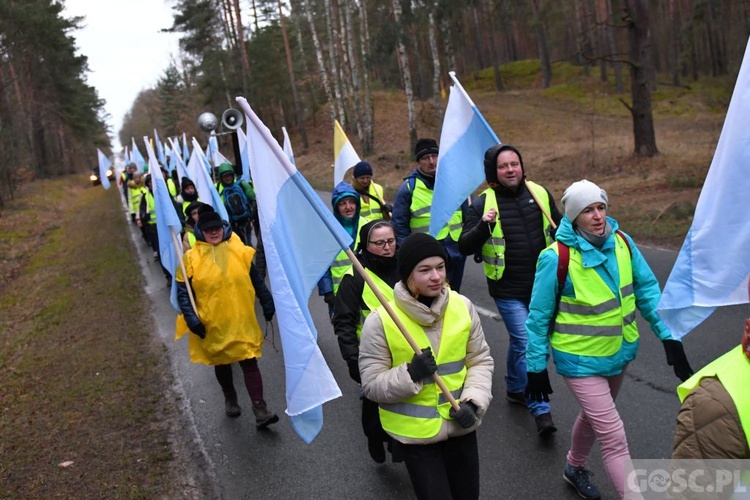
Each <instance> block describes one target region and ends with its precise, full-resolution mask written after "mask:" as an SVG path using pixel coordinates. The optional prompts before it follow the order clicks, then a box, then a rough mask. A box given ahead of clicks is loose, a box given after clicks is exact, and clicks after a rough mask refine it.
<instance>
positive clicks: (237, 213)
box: [221, 183, 253, 222]
mask: <svg viewBox="0 0 750 500" xmlns="http://www.w3.org/2000/svg"><path fill="white" fill-rule="evenodd" d="M221 194H222V196H223V197H224V205H226V207H227V213H228V215H229V219H230V220H231V221H232V222H236V221H239V220H243V219H249V218H251V217H252V215H253V211H252V207H251V206H250V201H249V200H248V199H247V196H246V195H245V192H244V191H243V190H242V187H241V186H240V184H239V183H234V184H232V185H231V186H229V187H225V188H224V191H223V192H222V193H221Z"/></svg>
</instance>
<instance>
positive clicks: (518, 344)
mask: <svg viewBox="0 0 750 500" xmlns="http://www.w3.org/2000/svg"><path fill="white" fill-rule="evenodd" d="M495 305H496V306H497V310H498V312H499V313H500V316H502V318H503V322H504V323H505V328H506V329H507V330H508V335H509V336H510V342H509V344H508V355H507V358H506V365H507V375H505V386H506V387H507V390H508V392H521V393H522V392H524V391H526V383H527V381H528V378H527V376H526V344H527V343H528V335H527V334H526V318H528V316H529V302H528V301H527V300H520V299H497V298H496V299H495ZM526 407H527V408H528V409H529V412H531V415H532V416H533V417H537V416H539V415H541V414H542V413H548V412H549V403H544V402H541V403H540V402H538V401H534V400H532V399H530V398H526Z"/></svg>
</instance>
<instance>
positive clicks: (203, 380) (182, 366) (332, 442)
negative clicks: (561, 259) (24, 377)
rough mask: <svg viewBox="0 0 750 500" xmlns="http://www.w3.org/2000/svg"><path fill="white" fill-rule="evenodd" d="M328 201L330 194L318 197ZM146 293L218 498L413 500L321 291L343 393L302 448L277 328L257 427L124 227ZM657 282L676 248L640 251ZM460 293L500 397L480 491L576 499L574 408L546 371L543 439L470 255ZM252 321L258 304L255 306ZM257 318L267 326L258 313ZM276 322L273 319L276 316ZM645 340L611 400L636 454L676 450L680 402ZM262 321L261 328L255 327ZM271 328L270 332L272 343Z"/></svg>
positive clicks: (707, 336) (730, 334)
mask: <svg viewBox="0 0 750 500" xmlns="http://www.w3.org/2000/svg"><path fill="white" fill-rule="evenodd" d="M324 199H326V198H324ZM131 230H132V231H133V235H134V238H133V239H134V242H135V245H136V247H137V249H138V254H139V260H140V263H141V267H142V269H143V271H144V275H145V277H146V282H147V285H146V292H147V293H148V295H149V297H150V298H151V299H152V302H153V313H154V319H155V324H156V327H157V330H156V332H155V335H157V336H158V337H159V338H160V339H161V340H162V341H163V342H164V344H165V345H166V346H167V347H168V349H169V352H170V358H171V369H172V371H173V374H174V378H175V380H176V386H175V391H176V394H177V397H178V398H179V399H181V401H182V407H183V411H184V412H185V417H186V421H187V422H189V423H190V424H189V425H188V427H189V428H187V429H185V431H186V432H187V433H190V434H191V436H192V439H194V440H195V442H196V444H197V446H198V448H199V449H200V450H201V453H202V454H203V455H204V457H203V458H204V459H205V461H206V463H207V464H208V467H209V469H210V470H209V474H210V475H211V476H212V477H213V478H214V480H215V491H216V493H215V494H216V495H217V496H218V497H220V498H226V499H266V498H295V499H302V498H304V499H333V498H335V499H354V498H356V499H358V500H366V499H387V498H399V499H407V498H414V495H413V493H412V490H411V485H410V483H409V478H408V475H407V473H406V468H405V467H404V465H403V464H402V463H391V462H390V457H389V459H388V461H387V462H386V463H385V464H382V465H380V464H376V463H374V462H373V461H372V460H371V459H370V457H369V454H368V452H367V442H366V439H365V437H364V434H363V433H362V429H361V424H360V413H361V412H360V401H359V398H358V387H357V385H356V384H355V383H354V382H353V381H352V380H351V379H350V378H349V376H348V372H347V368H346V364H345V363H344V361H343V360H342V359H341V355H340V353H339V349H338V344H337V342H336V337H335V335H334V333H333V329H332V327H331V324H330V322H329V321H328V318H327V308H326V306H325V304H324V302H323V300H322V298H321V297H318V296H317V292H313V295H312V296H311V300H310V311H311V314H312V317H313V319H314V321H315V325H316V328H317V330H318V343H319V345H320V349H321V351H322V352H323V355H324V356H325V358H326V360H327V362H328V365H329V366H330V368H331V371H332V372H333V374H334V376H335V378H336V381H337V382H338V384H339V387H340V388H341V391H342V393H343V397H341V398H339V399H337V400H334V401H332V402H330V403H327V404H326V405H325V406H324V424H323V430H322V431H321V433H320V434H319V435H318V437H317V438H316V439H315V440H314V441H313V442H312V443H311V444H309V445H308V444H305V442H304V441H302V439H300V438H299V437H298V436H297V435H296V433H295V432H294V430H293V429H292V426H291V424H290V423H289V419H288V418H287V417H286V415H284V409H285V396H284V391H285V389H284V367H283V355H282V352H281V349H282V346H281V341H280V339H279V335H278V331H276V340H275V348H274V346H273V345H272V344H271V342H270V341H269V340H267V341H266V344H265V346H264V355H263V358H262V359H261V360H260V361H259V366H260V368H261V371H262V374H263V381H264V391H265V399H266V401H267V402H268V405H269V408H270V409H272V410H273V411H275V412H276V413H278V414H279V416H280V418H281V420H280V422H279V423H278V424H275V425H273V426H271V427H270V428H269V429H266V430H262V431H257V430H256V429H255V425H254V417H253V415H252V411H251V404H250V401H249V398H248V396H247V392H246V391H245V390H244V384H243V382H242V375H241V372H240V370H239V367H238V366H235V371H234V379H235V386H236V387H237V392H238V394H239V395H240V406H241V407H242V409H243V414H242V416H241V417H239V418H236V419H230V418H227V417H226V416H225V415H224V401H223V395H222V392H221V390H220V388H219V385H218V383H217V382H216V379H215V377H214V374H213V369H212V368H211V367H208V366H204V365H197V364H192V363H190V361H189V356H188V348H187V345H188V342H187V339H186V338H183V339H182V340H180V341H178V342H174V341H173V339H174V320H175V316H176V312H175V311H174V309H173V308H172V306H171V305H170V304H169V289H168V288H167V286H166V284H165V281H164V277H163V275H162V273H161V269H160V267H159V265H158V263H156V262H154V260H153V257H152V253H151V251H150V249H149V248H147V246H146V244H145V242H143V241H142V240H141V239H140V236H139V235H137V234H136V231H137V228H135V226H132V227H131ZM641 250H642V251H643V252H644V255H645V256H646V258H647V260H648V261H649V263H650V264H651V266H652V268H653V269H654V272H655V273H656V275H657V276H658V278H659V280H660V281H661V283H662V285H663V283H664V281H665V280H666V278H667V276H668V274H669V271H670V270H671V268H672V265H673V263H674V260H675V258H676V252H672V251H665V250H660V249H654V248H643V247H642V248H641ZM461 293H462V294H464V295H466V296H468V297H469V298H471V299H472V300H473V301H474V303H475V304H476V305H477V306H478V307H480V308H481V310H483V311H485V312H486V313H488V314H486V315H483V316H482V324H483V327H484V331H485V335H486V337H487V342H488V343H489V345H490V348H491V352H492V354H493V357H494V359H495V376H494V383H493V394H494V396H495V399H494V401H493V403H492V405H491V406H490V409H489V412H488V414H487V416H486V418H485V420H484V423H483V425H482V426H481V427H480V428H479V430H478V431H477V435H478V441H479V454H480V464H481V465H480V466H481V495H482V498H509V499H512V498H518V499H526V498H540V499H547V498H549V499H568V498H569V499H573V498H578V496H577V495H576V494H575V493H574V492H573V490H572V489H570V488H569V487H568V486H567V485H566V484H565V483H564V482H563V481H562V471H563V467H564V464H565V456H566V452H567V450H568V445H569V442H570V429H571V427H572V424H573V422H574V420H575V417H576V415H577V413H578V410H579V407H578V404H577V403H576V401H575V400H574V399H573V397H572V395H571V393H570V391H569V390H568V389H567V387H565V384H564V382H563V380H562V379H561V378H560V377H558V376H557V375H556V373H555V370H554V369H553V368H552V367H550V374H551V381H552V386H553V388H554V391H555V392H554V394H553V395H552V402H551V407H552V414H553V417H554V420H555V423H556V425H557V427H558V429H559V430H558V432H557V433H556V434H555V435H554V436H553V437H552V438H551V439H548V440H541V439H540V438H538V437H537V435H536V433H535V425H534V420H533V419H532V418H531V416H530V415H529V414H528V412H527V411H526V410H525V409H524V408H521V407H519V406H517V405H510V404H508V403H507V402H506V401H505V398H504V395H505V383H504V380H503V376H504V374H505V352H506V349H507V345H508V343H507V333H506V331H505V327H504V326H503V323H502V322H501V321H499V320H498V319H497V318H498V316H497V310H496V309H495V306H494V303H493V302H492V300H491V299H490V297H489V295H488V293H487V285H486V282H485V278H484V276H483V274H482V269H481V265H479V264H474V263H473V262H472V261H471V259H469V260H468V261H467V264H466V272H465V275H464V281H463V285H462V287H461ZM258 311H259V317H262V315H261V314H260V308H259V306H258ZM746 316H747V307H746V306H734V307H726V308H721V309H720V310H718V311H717V312H716V313H714V315H713V316H712V317H710V318H709V319H708V320H707V321H706V322H704V323H703V324H702V325H701V326H700V327H699V328H698V329H696V330H695V331H694V332H692V333H691V334H690V335H688V336H687V338H686V339H685V342H684V343H685V350H686V352H687V355H688V358H689V360H690V362H691V364H692V366H693V368H694V369H695V370H696V371H697V369H699V368H700V367H702V366H704V365H705V364H707V363H708V362H710V361H711V360H713V359H714V358H715V357H717V356H719V355H721V354H723V353H724V352H726V351H728V350H729V349H730V348H732V347H734V346H735V345H737V343H738V342H739V340H740V337H741V332H742V326H743V321H744V318H745V317H746ZM261 323H263V321H262V320H261ZM274 323H275V321H274ZM639 324H640V327H641V328H640V330H641V345H640V350H639V353H638V357H637V358H636V360H635V361H634V362H633V363H631V365H630V366H629V368H628V372H627V379H626V381H625V383H624V384H623V388H622V390H621V393H620V395H619V397H618V409H619V411H620V415H621V417H622V419H623V421H624V423H625V428H626V432H627V436H628V442H629V446H630V453H631V456H632V457H633V458H667V457H669V456H670V454H671V448H672V438H673V435H674V421H675V415H676V413H677V410H678V408H679V401H678V399H677V396H676V394H675V388H676V386H677V384H678V379H677V378H676V377H675V376H674V373H673V371H672V368H671V367H669V366H667V364H666V361H665V355H664V351H663V349H662V346H661V343H660V342H659V341H658V339H657V338H656V336H654V335H653V334H652V333H651V331H650V329H649V327H648V325H647V324H646V323H645V322H643V321H642V320H641V319H640V318H639ZM261 326H263V325H261ZM270 338H271V332H269V339H270ZM587 467H588V468H589V469H591V470H592V471H593V472H594V474H595V476H594V477H593V478H592V481H593V482H594V483H595V484H597V485H598V486H599V488H600V490H601V492H602V495H603V498H616V495H615V492H614V489H613V488H612V486H611V485H610V484H609V481H608V479H607V476H606V474H605V472H604V469H603V466H602V462H601V456H600V454H599V449H598V445H595V447H594V451H593V453H592V455H591V458H590V461H589V464H588V465H587Z"/></svg>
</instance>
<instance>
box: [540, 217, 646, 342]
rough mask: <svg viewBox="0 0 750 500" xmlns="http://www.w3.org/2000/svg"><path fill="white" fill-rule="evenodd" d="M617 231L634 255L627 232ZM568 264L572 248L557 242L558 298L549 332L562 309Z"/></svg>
mask: <svg viewBox="0 0 750 500" xmlns="http://www.w3.org/2000/svg"><path fill="white" fill-rule="evenodd" d="M615 233H616V234H617V235H618V236H619V237H620V238H622V241H623V242H624V243H625V246H626V247H628V253H629V254H630V255H631V257H632V255H633V250H631V249H630V243H629V242H628V239H627V238H626V237H625V234H624V233H623V232H622V231H620V230H619V229H618V230H617V231H615ZM568 264H570V248H568V245H566V244H565V243H562V242H559V241H558V242H557V300H556V301H555V311H554V313H553V314H552V321H550V324H549V333H550V334H551V333H552V331H553V330H554V329H555V318H557V313H558V312H559V311H560V299H561V298H562V292H563V288H564V287H565V280H566V279H567V278H568Z"/></svg>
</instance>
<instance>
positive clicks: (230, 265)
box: [175, 211, 279, 429]
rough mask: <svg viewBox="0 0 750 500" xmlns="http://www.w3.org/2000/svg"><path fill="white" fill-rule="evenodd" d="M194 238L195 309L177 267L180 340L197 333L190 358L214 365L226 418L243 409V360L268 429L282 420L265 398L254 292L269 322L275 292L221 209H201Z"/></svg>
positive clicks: (258, 422)
mask: <svg viewBox="0 0 750 500" xmlns="http://www.w3.org/2000/svg"><path fill="white" fill-rule="evenodd" d="M195 237H196V242H195V246H194V247H193V248H191V249H190V250H188V251H187V252H186V253H185V256H184V259H183V260H184V264H185V272H186V273H187V278H188V281H189V283H190V285H191V287H192V290H193V295H194V298H195V303H196V307H197V311H196V310H194V309H193V305H192V304H191V302H190V297H189V295H188V290H187V284H186V283H185V276H184V275H183V271H182V269H181V268H178V270H177V277H176V281H177V301H178V303H179V306H180V310H181V311H182V315H180V316H178V317H177V329H176V332H175V335H176V337H177V338H178V339H179V338H180V337H182V336H183V335H184V334H185V333H187V332H188V329H189V330H190V331H191V332H192V333H193V334H194V335H191V336H190V361H192V362H193V363H203V364H206V365H210V366H213V367H214V370H215V373H216V379H217V380H218V382H219V385H220V386H221V389H222V391H223V392H224V399H225V411H226V415H227V416H228V417H239V416H240V414H241V411H242V410H241V408H240V406H239V404H238V403H237V392H236V391H235V389H234V383H233V382H232V363H239V364H240V367H241V368H242V373H243V375H244V379H245V386H246V387H247V392H248V394H249V396H250V400H251V401H252V404H253V413H254V414H255V426H256V428H258V429H261V428H264V427H266V426H268V425H270V424H273V423H275V422H278V421H279V417H278V416H277V415H276V414H275V413H272V412H270V411H269V410H268V409H267V407H266V402H265V400H264V399H263V379H262V378H261V374H260V370H259V368H258V358H260V357H261V356H262V347H263V334H262V332H261V330H260V325H259V324H258V319H257V317H256V316H255V297H256V296H257V297H258V299H259V300H260V305H261V307H262V309H263V316H264V317H265V319H266V321H271V320H272V319H273V315H274V313H275V308H274V304H273V297H272V296H271V293H270V292H269V291H268V288H267V287H266V285H265V283H264V282H263V279H262V278H261V277H260V275H259V274H258V272H257V271H256V269H255V268H254V267H253V266H252V261H253V255H255V249H254V248H252V247H249V246H245V245H244V244H243V243H242V241H241V240H240V239H239V238H238V237H237V236H236V235H235V234H233V233H232V229H231V227H230V226H229V223H228V222H226V221H223V220H222V219H221V216H220V215H219V214H217V213H216V212H212V211H208V212H202V213H200V215H199V217H198V224H197V225H196V228H195Z"/></svg>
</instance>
